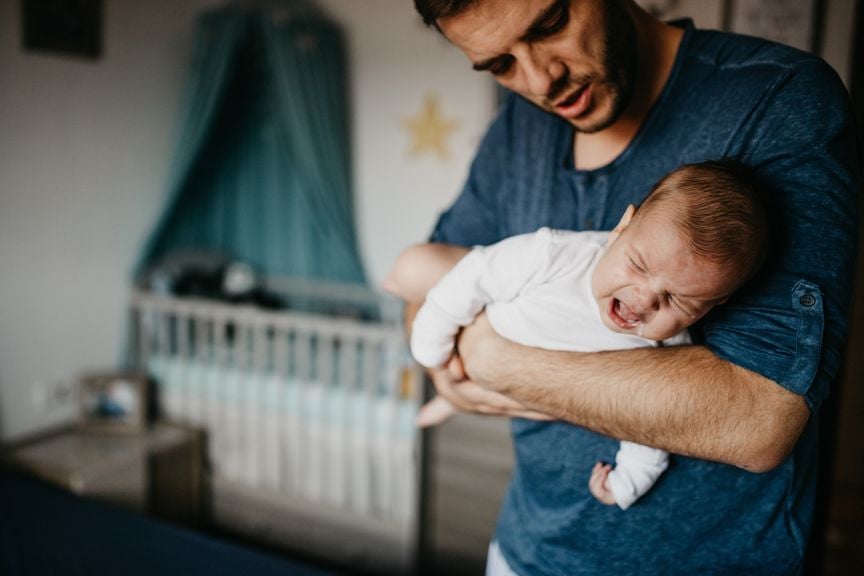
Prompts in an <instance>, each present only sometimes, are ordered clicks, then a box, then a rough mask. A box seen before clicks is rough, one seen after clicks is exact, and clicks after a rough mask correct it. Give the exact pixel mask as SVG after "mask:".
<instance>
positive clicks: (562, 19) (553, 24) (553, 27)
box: [537, 4, 570, 38]
mask: <svg viewBox="0 0 864 576" xmlns="http://www.w3.org/2000/svg"><path fill="white" fill-rule="evenodd" d="M569 20H570V9H569V6H568V5H567V4H565V5H564V7H563V8H562V9H561V10H559V11H558V13H557V14H556V15H555V17H554V18H551V19H549V20H547V21H546V22H543V24H542V25H541V26H540V27H539V29H538V30H537V36H538V37H539V38H548V37H550V36H554V35H555V34H558V33H559V32H561V31H562V30H564V28H566V27H567V22H569Z"/></svg>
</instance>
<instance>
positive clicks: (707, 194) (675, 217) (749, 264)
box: [634, 160, 770, 281]
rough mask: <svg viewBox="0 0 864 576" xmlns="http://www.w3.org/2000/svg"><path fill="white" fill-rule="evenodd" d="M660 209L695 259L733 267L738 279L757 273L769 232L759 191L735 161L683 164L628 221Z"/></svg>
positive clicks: (750, 174) (747, 170)
mask: <svg viewBox="0 0 864 576" xmlns="http://www.w3.org/2000/svg"><path fill="white" fill-rule="evenodd" d="M666 205H668V206H667V207H668V208H669V217H670V218H671V220H672V223H673V224H674V225H676V226H677V227H678V229H679V230H680V231H681V233H682V235H683V239H684V241H685V242H687V245H688V247H689V248H690V250H691V251H692V252H693V254H695V255H696V256H697V257H699V258H701V259H702V260H704V261H706V262H708V263H710V264H712V265H715V266H718V267H729V266H732V267H735V268H737V269H738V270H740V271H741V272H742V281H746V280H748V279H750V278H752V277H753V276H754V275H755V274H756V272H758V271H759V268H760V267H761V266H762V264H763V263H764V261H765V258H766V257H767V255H768V251H769V242H770V234H769V230H768V217H767V211H766V208H765V205H764V200H763V189H762V186H761V185H760V183H759V181H758V180H757V178H756V175H755V173H754V171H753V170H752V169H751V168H749V167H747V166H745V165H744V164H742V163H740V162H738V161H735V160H718V161H710V162H701V163H698V164H685V165H684V166H681V167H679V168H677V169H675V170H673V171H672V172H670V173H669V174H667V175H666V176H664V177H663V178H662V179H661V180H660V181H659V182H658V183H657V184H656V185H655V186H654V189H653V190H652V191H651V194H650V195H649V196H648V198H646V199H645V201H644V202H643V203H642V205H641V206H640V207H639V210H638V211H637V212H636V216H635V217H634V219H635V218H644V217H645V216H646V215H648V214H650V213H651V212H653V211H654V210H655V209H657V208H658V207H661V206H666Z"/></svg>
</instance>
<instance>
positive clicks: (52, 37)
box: [20, 0, 102, 59]
mask: <svg viewBox="0 0 864 576" xmlns="http://www.w3.org/2000/svg"><path fill="white" fill-rule="evenodd" d="M20 2H21V30H22V33H23V44H24V49H25V50H33V51H39V52H53V53H57V54H65V55H70V56H79V57H84V58H92V59H96V58H99V56H100V55H101V54H102V0H20Z"/></svg>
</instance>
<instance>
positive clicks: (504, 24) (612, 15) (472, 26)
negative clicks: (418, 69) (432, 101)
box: [438, 0, 636, 132]
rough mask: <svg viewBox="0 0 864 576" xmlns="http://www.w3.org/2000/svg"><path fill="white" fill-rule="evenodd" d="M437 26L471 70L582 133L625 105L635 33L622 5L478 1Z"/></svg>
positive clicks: (602, 0) (607, 0)
mask: <svg viewBox="0 0 864 576" xmlns="http://www.w3.org/2000/svg"><path fill="white" fill-rule="evenodd" d="M438 25H439V27H440V28H441V31H442V32H443V33H444V35H445V36H447V38H449V39H450V41H451V42H453V43H454V44H456V45H457V46H458V47H459V48H461V49H462V51H463V52H464V53H465V54H466V55H467V56H468V58H469V59H470V60H471V62H473V64H474V69H475V70H488V71H489V72H491V73H492V75H493V76H495V79H496V80H497V81H498V82H499V83H501V84H502V85H503V86H505V87H507V88H509V89H510V90H513V91H514V92H518V93H519V94H521V95H522V96H524V97H525V98H527V99H529V100H531V101H532V102H534V103H535V104H537V105H538V106H540V107H541V108H543V109H544V110H547V111H549V112H552V113H554V114H558V115H559V116H561V117H562V118H565V119H566V120H568V121H569V122H570V123H571V124H573V126H574V127H575V128H576V129H577V130H578V131H580V132H597V131H600V130H602V129H604V128H606V127H608V126H610V125H611V124H613V123H614V121H615V120H616V119H617V118H618V116H619V115H620V114H621V112H622V111H623V110H624V109H625V108H626V107H627V104H628V103H629V101H630V97H631V94H632V90H633V84H634V78H635V71H636V32H635V29H634V27H633V22H632V19H631V16H630V14H629V12H628V11H627V7H626V2H624V1H623V0H479V1H478V2H477V4H476V6H472V7H471V8H469V9H467V10H465V11H464V12H463V13H461V14H458V15H457V16H453V17H450V18H443V19H441V20H439V21H438Z"/></svg>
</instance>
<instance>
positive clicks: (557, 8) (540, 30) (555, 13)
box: [471, 0, 570, 72]
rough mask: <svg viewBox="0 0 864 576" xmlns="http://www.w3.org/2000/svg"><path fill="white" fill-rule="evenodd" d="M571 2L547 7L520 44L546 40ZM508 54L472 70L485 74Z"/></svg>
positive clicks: (559, 1) (558, 1)
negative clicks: (552, 27) (551, 27)
mask: <svg viewBox="0 0 864 576" xmlns="http://www.w3.org/2000/svg"><path fill="white" fill-rule="evenodd" d="M569 7H570V0H555V1H554V2H552V4H550V5H549V6H547V7H546V9H545V10H543V11H542V12H540V14H538V15H537V17H536V18H534V21H533V22H531V25H530V26H529V27H528V29H527V30H526V31H525V32H524V33H523V34H522V36H520V37H519V41H520V42H534V41H535V40H538V39H540V38H544V37H546V36H547V35H548V34H549V26H550V25H551V24H554V23H556V22H557V21H558V19H559V18H561V17H562V13H563V12H564V11H565V10H569ZM505 56H506V54H501V55H498V56H493V57H492V58H487V59H486V60H481V61H480V62H475V63H474V64H472V65H471V68H473V69H474V70H476V71H478V72H483V71H486V70H489V69H490V68H492V66H494V65H495V63H496V62H498V61H499V60H500V59H501V58H504V57H505Z"/></svg>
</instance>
